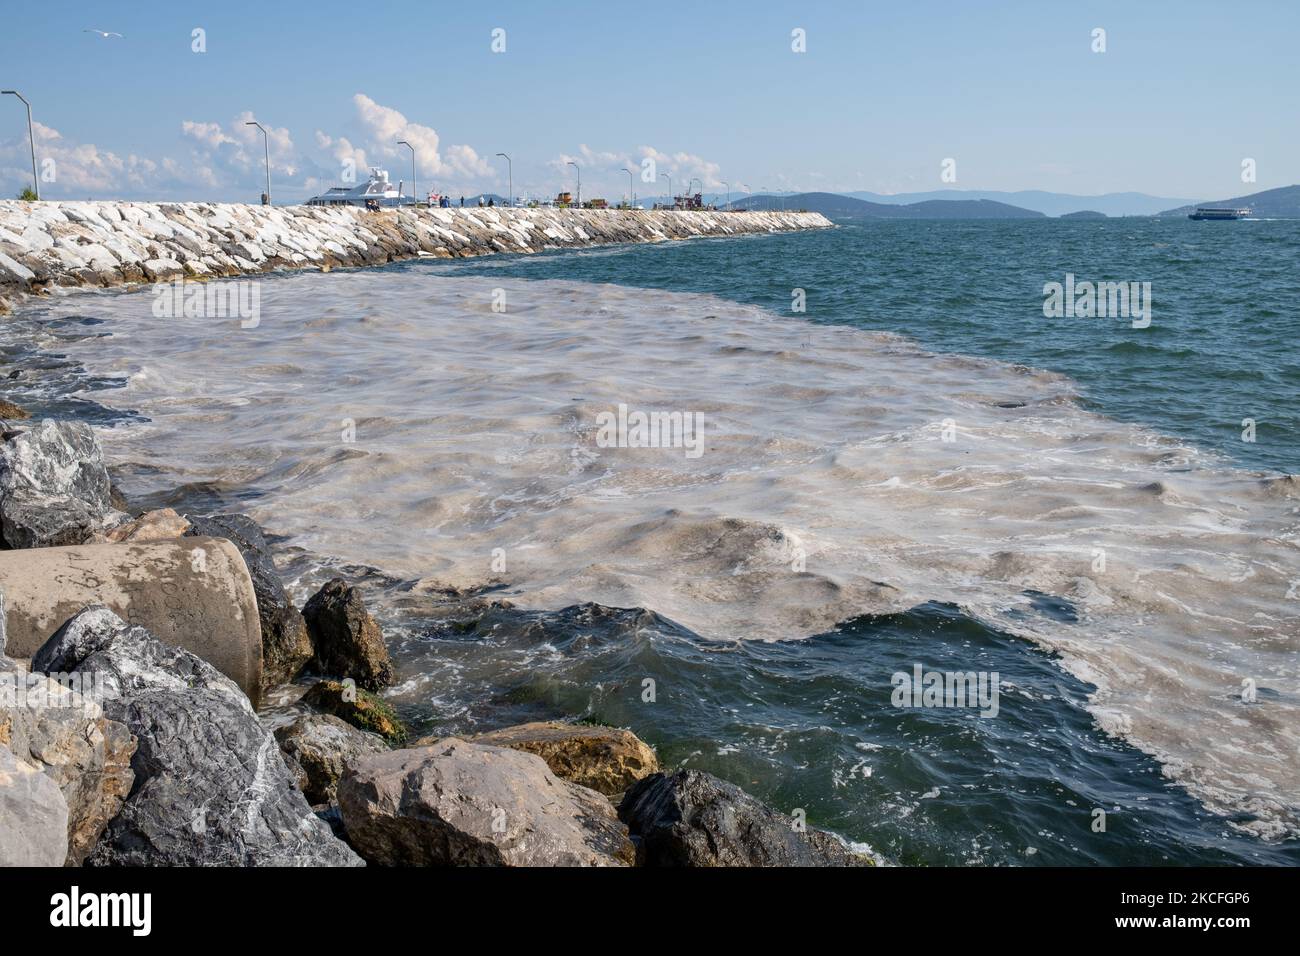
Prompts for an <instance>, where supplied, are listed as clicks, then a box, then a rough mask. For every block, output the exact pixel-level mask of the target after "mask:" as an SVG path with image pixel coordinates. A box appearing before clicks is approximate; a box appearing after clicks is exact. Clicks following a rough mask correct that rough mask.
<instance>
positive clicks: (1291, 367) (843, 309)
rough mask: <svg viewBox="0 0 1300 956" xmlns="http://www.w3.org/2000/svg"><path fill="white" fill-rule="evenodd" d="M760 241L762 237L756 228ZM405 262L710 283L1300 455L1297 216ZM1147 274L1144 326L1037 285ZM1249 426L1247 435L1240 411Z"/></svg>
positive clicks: (681, 286)
mask: <svg viewBox="0 0 1300 956" xmlns="http://www.w3.org/2000/svg"><path fill="white" fill-rule="evenodd" d="M753 243H759V244H761V249H758V248H755V247H754V246H753V245H752V244H753ZM412 268H420V269H424V268H433V269H436V270H439V271H448V272H452V273H455V274H466V275H473V274H487V275H501V274H505V275H511V276H517V277H520V278H527V279H572V280H577V281H582V282H611V283H616V284H625V285H634V286H640V287H645V288H654V289H674V290H680V291H689V292H708V293H713V294H715V295H719V296H722V297H724V298H727V299H732V300H735V301H739V302H746V303H750V304H754V305H758V306H761V307H763V308H766V309H770V310H771V311H773V312H776V313H778V314H787V315H793V314H794V313H792V311H791V299H792V290H793V289H797V288H801V289H803V290H805V292H806V308H807V312H806V313H805V314H804V315H802V316H801V317H802V318H808V319H811V320H813V321H815V322H825V323H836V324H846V325H853V326H857V327H860V328H866V329H882V330H887V331H890V332H897V333H900V334H903V335H907V336H909V337H911V338H914V339H916V340H917V341H919V342H921V343H922V344H924V345H925V346H926V347H928V348H931V349H934V350H936V351H944V352H956V353H963V354H967V355H980V356H985V357H988V358H994V359H999V360H1001V361H1005V362H1014V363H1023V364H1026V365H1032V366H1036V367H1039V368H1046V369H1052V370H1053V371H1057V372H1063V373H1065V374H1066V375H1069V376H1070V377H1071V378H1073V379H1074V380H1075V381H1076V382H1078V383H1079V385H1080V386H1081V388H1082V391H1083V396H1084V399H1085V403H1086V404H1088V405H1089V406H1090V407H1092V408H1094V409H1095V410H1097V411H1100V412H1102V413H1104V414H1106V415H1108V416H1110V417H1112V418H1117V419H1121V420H1124V421H1133V422H1141V423H1144V424H1147V425H1150V426H1152V427H1154V428H1156V429H1157V430H1159V431H1162V432H1165V433H1167V434H1170V435H1176V436H1179V437H1182V438H1186V439H1190V440H1192V441H1194V442H1196V443H1198V444H1199V445H1200V446H1201V447H1202V448H1205V449H1207V450H1212V451H1216V452H1219V453H1221V454H1223V455H1225V456H1228V457H1230V458H1231V459H1233V460H1234V461H1236V462H1238V463H1240V464H1242V465H1245V466H1248V467H1253V468H1259V469H1269V470H1274V471H1281V472H1287V473H1289V472H1293V471H1296V470H1300V401H1298V400H1297V399H1298V398H1300V222H1297V221H1292V220H1275V221H1260V222H1249V221H1242V222H1229V223H1206V222H1191V221H1188V220H1184V219H1112V220H1105V221H1091V222H1074V221H1060V220H1043V221H1030V222H999V221H992V220H986V221H977V222H897V221H884V222H870V223H851V222H841V223H840V224H839V228H837V229H834V230H826V231H823V232H819V233H816V234H814V235H791V234H787V235H775V236H763V237H750V238H746V239H741V240H715V241H707V242H694V243H689V244H680V243H671V244H669V243H665V244H661V245H657V246H627V247H620V248H619V249H617V250H596V251H592V252H587V253H577V254H575V253H551V254H543V255H538V256H512V257H504V258H497V259H479V260H457V261H455V262H450V263H448V262H441V263H436V264H433V265H430V264H428V263H419V264H418V265H414V266H412ZM1066 273H1074V274H1075V276H1076V277H1077V279H1078V280H1079V281H1083V280H1091V281H1094V282H1099V281H1124V282H1150V283H1151V294H1152V300H1153V310H1152V319H1151V324H1150V326H1149V327H1147V328H1144V329H1135V328H1133V327H1132V324H1131V322H1130V321H1126V320H1123V319H1112V318H1105V319H1102V318H1045V317H1044V315H1043V300H1044V295H1043V285H1044V284H1045V283H1048V282H1054V281H1055V282H1064V280H1065V275H1066ZM1248 418H1249V419H1254V421H1255V434H1254V438H1255V440H1254V441H1253V442H1247V441H1243V440H1242V433H1243V426H1242V421H1243V419H1248Z"/></svg>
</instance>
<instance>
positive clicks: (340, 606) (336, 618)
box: [302, 578, 393, 690]
mask: <svg viewBox="0 0 1300 956" xmlns="http://www.w3.org/2000/svg"><path fill="white" fill-rule="evenodd" d="M302 616H303V617H304V618H306V620H307V630H308V632H309V633H310V634H311V640H312V644H313V646H314V647H315V648H316V657H315V659H314V660H313V661H312V666H313V667H314V668H315V669H316V670H317V671H318V672H319V673H321V674H328V675H331V676H335V677H350V678H352V679H353V680H354V681H356V683H357V686H358V687H363V688H365V689H366V690H380V689H382V688H384V687H386V686H388V685H389V684H391V683H392V682H393V665H392V662H391V661H390V660H389V659H388V648H387V647H386V646H385V644H384V635H383V632H382V631H381V630H380V629H379V624H378V623H377V622H376V621H375V619H374V618H373V617H371V616H370V612H369V611H367V610H366V604H365V601H364V600H362V597H361V592H360V591H359V590H358V589H357V588H355V587H351V586H349V585H348V584H347V582H345V581H344V580H343V579H342V578H334V579H333V580H332V581H328V582H327V583H326V584H325V586H324V587H322V588H321V589H320V590H319V591H317V592H316V593H315V594H314V595H312V597H311V598H310V599H309V600H308V601H307V603H306V604H305V605H303V609H302Z"/></svg>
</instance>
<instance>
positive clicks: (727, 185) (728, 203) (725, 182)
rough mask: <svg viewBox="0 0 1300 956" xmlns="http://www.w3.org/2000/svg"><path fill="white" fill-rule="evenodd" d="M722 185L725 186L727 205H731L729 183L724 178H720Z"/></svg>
mask: <svg viewBox="0 0 1300 956" xmlns="http://www.w3.org/2000/svg"><path fill="white" fill-rule="evenodd" d="M722 185H724V186H726V187H727V206H730V205H731V183H729V182H727V181H726V180H725V179H724V180H722ZM723 208H724V209H725V208H727V207H726V206H724V207H723Z"/></svg>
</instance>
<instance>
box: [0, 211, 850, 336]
mask: <svg viewBox="0 0 1300 956" xmlns="http://www.w3.org/2000/svg"><path fill="white" fill-rule="evenodd" d="M830 225H831V223H830V221H829V220H827V219H826V218H825V217H824V216H822V215H821V214H819V213H806V212H775V211H773V212H705V211H700V212H694V211H690V212H688V211H673V210H664V211H659V210H655V211H645V210H613V209H557V208H536V209H505V208H500V207H497V208H481V207H475V208H470V209H460V208H455V209H427V208H412V209H403V210H400V211H399V210H379V211H367V210H364V209H360V208H356V207H351V206H269V207H268V206H246V205H237V204H225V203H133V202H89V201H88V202H63V201H57V202H37V203H29V202H20V201H17V200H4V201H0V312H4V311H7V310H8V309H9V308H11V307H12V304H13V303H14V301H15V300H18V299H21V298H22V297H23V296H25V295H28V294H32V293H40V292H43V291H46V290H48V289H50V288H51V287H56V286H63V287H76V286H100V287H108V286H119V285H128V284H133V283H145V282H158V281H168V280H172V279H176V278H195V279H205V278H219V277H225V276H237V275H255V274H257V273H262V272H270V271H274V270H277V269H332V268H337V267H345V266H369V265H382V264H383V263H386V262H395V261H397V260H400V259H411V258H415V257H417V256H432V257H438V258H454V257H461V256H481V255H489V254H491V253H496V252H517V253H529V252H538V251H540V250H542V249H546V248H567V247H580V246H596V245H604V244H609V243H621V242H662V241H665V240H671V239H694V238H700V237H705V236H735V235H743V234H751V233H769V232H785V231H791V230H802V229H818V228H825V227H828V226H830Z"/></svg>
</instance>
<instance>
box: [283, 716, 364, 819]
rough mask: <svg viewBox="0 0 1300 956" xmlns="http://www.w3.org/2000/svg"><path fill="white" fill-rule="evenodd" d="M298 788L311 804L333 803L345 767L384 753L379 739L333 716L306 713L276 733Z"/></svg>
mask: <svg viewBox="0 0 1300 956" xmlns="http://www.w3.org/2000/svg"><path fill="white" fill-rule="evenodd" d="M275 739H276V740H277V741H279V744H280V752H281V753H282V754H283V755H284V761H285V763H286V764H288V766H289V770H290V771H291V772H294V773H295V774H297V778H298V789H299V790H301V791H302V793H303V796H305V797H306V798H307V799H308V801H310V802H311V803H312V804H313V805H318V804H328V803H333V802H334V801H335V800H336V799H337V796H338V785H339V778H340V777H342V776H343V771H344V769H345V767H346V766H347V764H349V763H351V762H352V761H354V760H356V759H357V758H359V757H364V756H367V755H369V754H378V753H387V752H388V745H387V744H386V743H384V740H383V738H382V737H379V736H377V735H375V734H370V733H366V732H365V731H364V730H358V729H357V728H355V727H353V726H352V725H351V724H349V723H347V722H345V721H343V720H340V719H339V718H337V717H335V716H334V715H333V714H307V715H305V716H303V717H299V718H298V719H297V720H295V721H294V722H293V723H291V724H288V725H286V726H284V727H279V728H277V729H276V731H275Z"/></svg>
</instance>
